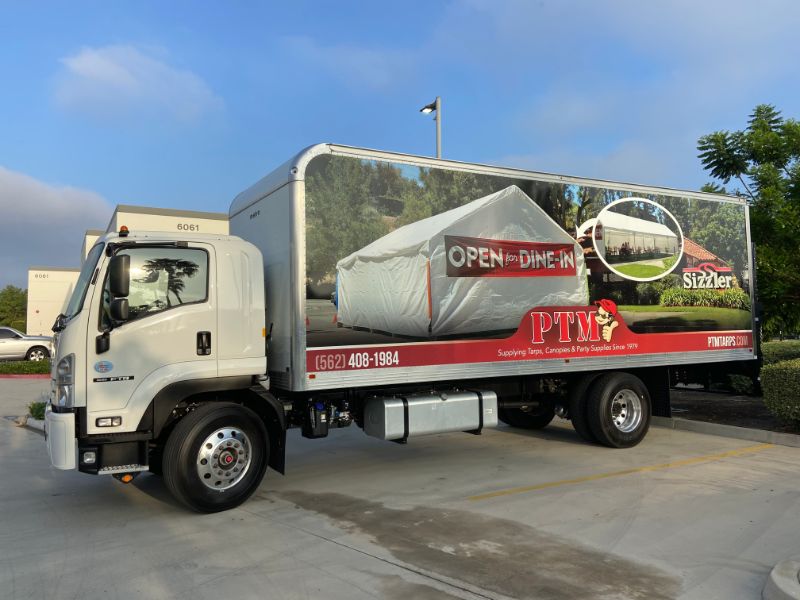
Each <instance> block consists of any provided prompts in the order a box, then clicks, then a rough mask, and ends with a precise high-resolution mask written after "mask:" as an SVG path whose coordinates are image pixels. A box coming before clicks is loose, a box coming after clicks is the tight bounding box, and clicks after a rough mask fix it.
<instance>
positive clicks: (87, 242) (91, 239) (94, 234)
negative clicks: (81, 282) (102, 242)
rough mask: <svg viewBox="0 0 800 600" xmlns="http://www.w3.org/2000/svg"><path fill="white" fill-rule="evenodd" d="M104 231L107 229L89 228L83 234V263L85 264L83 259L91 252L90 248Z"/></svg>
mask: <svg viewBox="0 0 800 600" xmlns="http://www.w3.org/2000/svg"><path fill="white" fill-rule="evenodd" d="M104 233H105V231H103V230H102V229H87V230H86V233H84V234H83V247H82V248H81V264H83V261H85V260H86V256H87V255H88V254H89V250H91V249H92V246H94V243H95V242H96V241H97V240H98V238H99V237H100V236H101V235H103V234H104Z"/></svg>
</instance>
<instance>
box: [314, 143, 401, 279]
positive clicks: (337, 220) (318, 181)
mask: <svg viewBox="0 0 800 600" xmlns="http://www.w3.org/2000/svg"><path fill="white" fill-rule="evenodd" d="M379 175H383V176H384V178H386V179H388V180H390V181H391V182H393V183H398V182H397V179H396V177H394V174H393V173H391V172H389V171H387V170H385V169H381V170H380V171H379V169H378V167H377V166H376V164H375V163H373V162H369V161H361V160H354V159H352V158H348V157H341V156H332V157H326V156H323V157H318V158H316V159H315V160H314V162H313V163H312V165H311V166H310V167H309V170H308V174H307V183H306V185H307V189H306V224H307V229H306V236H307V241H306V277H307V280H308V281H307V283H308V284H309V285H311V286H312V287H313V288H317V287H318V286H320V284H328V285H332V284H333V282H334V279H335V273H336V263H337V262H338V261H339V260H340V259H342V258H344V257H345V256H347V255H349V254H350V253H352V252H354V251H356V250H358V249H360V248H363V247H364V246H366V245H367V244H370V243H371V242H374V241H375V240H376V239H378V238H379V237H381V236H383V235H385V234H386V233H388V232H389V227H388V225H387V224H386V223H385V222H384V220H383V219H382V217H381V213H380V212H379V210H378V205H383V204H386V201H388V200H392V199H393V198H392V196H393V195H394V194H395V193H398V192H397V190H395V189H391V190H389V189H388V188H389V187H390V186H384V188H383V189H379V187H380V186H376V185H374V179H375V178H376V177H378V176H379Z"/></svg>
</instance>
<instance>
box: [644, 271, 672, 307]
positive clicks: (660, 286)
mask: <svg viewBox="0 0 800 600" xmlns="http://www.w3.org/2000/svg"><path fill="white" fill-rule="evenodd" d="M679 284H680V278H679V277H678V276H677V275H667V276H666V277H662V278H661V279H656V280H655V281H645V282H644V283H638V284H636V295H637V296H638V298H639V304H658V303H659V298H660V297H661V294H662V292H664V290H667V289H669V288H674V287H676V286H678V285H679Z"/></svg>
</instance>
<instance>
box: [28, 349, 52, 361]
mask: <svg viewBox="0 0 800 600" xmlns="http://www.w3.org/2000/svg"><path fill="white" fill-rule="evenodd" d="M48 358H50V353H49V352H48V351H47V348H45V347H43V346H34V347H33V348H31V349H30V350H28V353H27V354H26V355H25V360H32V361H34V362H39V361H42V360H46V359H48Z"/></svg>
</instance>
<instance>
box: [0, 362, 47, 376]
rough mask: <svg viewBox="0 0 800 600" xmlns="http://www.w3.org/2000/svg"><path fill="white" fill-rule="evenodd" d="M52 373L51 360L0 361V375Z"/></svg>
mask: <svg viewBox="0 0 800 600" xmlns="http://www.w3.org/2000/svg"><path fill="white" fill-rule="evenodd" d="M42 373H50V361H49V360H40V361H38V362H33V361H28V360H19V361H13V362H0V375H31V374H42Z"/></svg>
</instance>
